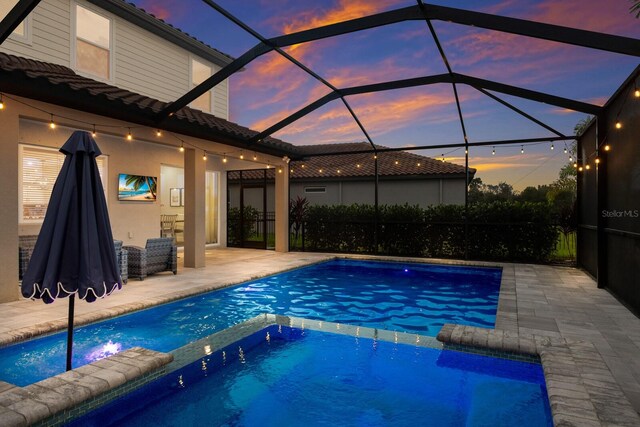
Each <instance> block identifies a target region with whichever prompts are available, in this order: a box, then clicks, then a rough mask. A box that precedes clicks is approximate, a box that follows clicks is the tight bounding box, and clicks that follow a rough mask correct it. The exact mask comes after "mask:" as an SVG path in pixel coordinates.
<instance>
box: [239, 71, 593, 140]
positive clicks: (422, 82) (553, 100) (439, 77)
mask: <svg viewBox="0 0 640 427" xmlns="http://www.w3.org/2000/svg"><path fill="white" fill-rule="evenodd" d="M454 82H456V83H464V84H468V85H470V86H473V87H481V88H485V89H489V90H493V91H496V92H501V93H506V94H507V95H513V96H517V97H520V98H525V99H530V100H532V101H537V102H542V103H546V104H551V105H556V106H558V107H563V108H568V109H570V110H574V111H579V112H584V113H587V114H597V113H598V112H599V111H600V110H601V108H600V107H598V106H596V105H592V104H587V103H584V102H580V101H574V100H572V99H567V98H562V97H559V96H555V95H549V94H546V93H542V92H536V91H533V90H529V89H523V88H519V87H515V86H510V85H506V84H503V83H498V82H493V81H490V80H483V79H478V78H475V77H471V76H466V75H463V74H456V73H452V74H451V75H450V74H436V75H434V76H425V77H417V78H412V79H405V80H394V81H391V82H384V83H375V84H370V85H363V86H355V87H351V88H346V89H340V90H339V92H331V93H329V94H327V95H325V96H323V97H322V98H320V99H318V100H317V101H314V102H312V103H311V104H309V105H307V106H306V107H303V108H302V109H300V110H298V111H296V112H295V113H293V114H291V115H290V116H288V117H286V118H284V119H282V120H281V121H279V122H278V123H276V124H274V125H272V126H270V127H269V128H267V129H265V130H263V131H262V132H260V133H259V134H258V135H256V136H254V137H253V138H251V140H249V142H255V141H258V140H261V139H264V138H266V137H267V136H269V135H271V134H273V133H275V132H277V131H279V130H280V129H282V128H284V127H285V126H288V125H290V124H291V123H293V122H295V121H296V120H298V119H300V118H302V117H304V116H306V115H307V114H309V113H311V112H313V111H315V110H317V109H318V108H320V107H322V106H323V105H325V104H327V103H328V102H331V101H333V100H335V99H337V98H339V97H341V96H349V95H359V94H363V93H372V92H381V91H387V90H394V89H403V88H409V87H415V86H426V85H431V84H436V83H454Z"/></svg>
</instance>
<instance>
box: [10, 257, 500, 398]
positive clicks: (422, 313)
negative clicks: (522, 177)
mask: <svg viewBox="0 0 640 427" xmlns="http://www.w3.org/2000/svg"><path fill="white" fill-rule="evenodd" d="M500 277H501V269H497V268H472V267H459V266H438V265H424V264H399V263H382V262H372V261H351V260H335V261H330V262H326V263H322V264H317V265H313V266H310V267H306V268H301V269H298V270H293V271H289V272H286V273H282V274H277V275H274V276H269V277H265V278H262V279H258V280H254V281H250V282H247V283H244V284H241V285H238V286H234V287H230V288H226V289H222V290H219V291H213V292H209V293H206V294H202V295H197V296H194V297H191V298H187V299H184V300H179V301H175V302H172V303H170V304H165V305H161V306H157V307H153V308H150V309H147V310H142V311H139V312H135V313H131V314H128V315H125V316H120V317H117V318H114V319H110V320H106V321H102V322H98V323H94V324H91V325H87V326H83V327H80V328H77V329H76V331H75V334H74V358H73V366H74V367H78V366H81V365H84V364H87V363H90V362H92V361H95V360H97V359H100V358H103V357H106V356H108V355H110V354H113V353H115V352H117V351H120V350H124V349H127V348H130V347H135V346H141V347H145V348H149V349H152V350H157V351H163V352H168V351H171V350H174V349H176V348H179V347H181V346H183V345H185V344H187V343H189V342H192V341H195V340H197V339H200V338H202V337H205V336H208V335H211V334H212V333H214V332H217V331H219V330H222V329H225V328H227V327H229V326H231V325H234V324H237V323H240V322H242V321H244V320H247V319H249V318H252V317H255V316H257V315H258V314H261V313H265V312H266V313H275V314H284V315H290V316H296V317H304V318H308V319H318V320H326V321H330V322H336V323H348V324H353V325H360V326H367V327H372V328H380V329H387V330H392V331H393V330H396V331H403V332H415V333H419V334H422V335H431V336H435V335H436V334H437V333H438V331H439V330H440V328H441V326H442V325H443V324H444V323H458V324H467V325H472V326H482V327H493V325H494V323H495V314H496V308H497V302H498V294H499V290H500ZM127 286H135V283H134V284H132V285H127ZM123 292H126V287H125V289H124V290H123ZM65 349H66V333H58V334H54V335H50V336H46V337H42V338H38V339H34V340H30V341H26V342H23V343H19V344H16V345H12V346H9V347H4V348H1V349H0V380H2V381H6V382H9V383H12V384H16V385H22V386H24V385H28V384H31V383H34V382H36V381H39V380H42V379H45V378H48V377H51V376H53V375H57V374H59V373H61V372H63V370H64V367H65V351H66V350H65Z"/></svg>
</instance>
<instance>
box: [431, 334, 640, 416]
mask: <svg viewBox="0 0 640 427" xmlns="http://www.w3.org/2000/svg"><path fill="white" fill-rule="evenodd" d="M437 339H438V340H439V341H441V342H442V343H444V348H445V349H447V350H461V351H469V350H471V351H478V350H479V351H480V352H482V353H484V354H488V355H498V354H505V353H506V354H507V355H509V354H513V355H525V356H538V357H540V362H541V363H542V368H543V370H544V377H545V381H546V384H547V394H548V396H549V404H550V406H551V413H552V415H553V423H554V425H555V426H566V427H570V426H575V427H591V426H594V427H600V426H603V427H604V426H611V427H612V426H640V415H638V413H637V412H636V411H635V410H634V408H633V406H632V405H631V403H630V402H629V400H628V399H627V398H626V396H625V394H624V393H623V391H622V389H621V388H620V387H619V386H618V383H617V381H616V379H615V378H614V377H613V375H612V374H611V372H610V371H609V369H608V368H607V365H606V363H605V362H604V360H603V359H602V357H601V356H600V354H599V353H598V351H597V349H596V348H595V346H594V345H593V344H592V343H590V342H589V341H584V340H572V339H565V338H556V337H548V336H542V335H535V334H518V333H517V332H510V331H504V330H501V329H485V328H478V327H474V326H463V325H454V324H446V325H444V326H443V327H442V329H441V330H440V332H439V333H438V336H437Z"/></svg>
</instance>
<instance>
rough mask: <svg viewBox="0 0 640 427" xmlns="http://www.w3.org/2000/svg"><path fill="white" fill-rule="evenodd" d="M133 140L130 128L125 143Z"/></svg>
mask: <svg viewBox="0 0 640 427" xmlns="http://www.w3.org/2000/svg"><path fill="white" fill-rule="evenodd" d="M132 139H133V135H131V128H129V133H128V134H127V141H131V140H132Z"/></svg>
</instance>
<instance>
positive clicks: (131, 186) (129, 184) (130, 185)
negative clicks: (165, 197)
mask: <svg viewBox="0 0 640 427" xmlns="http://www.w3.org/2000/svg"><path fill="white" fill-rule="evenodd" d="M157 194H158V177H156V176H144V175H130V174H125V173H121V174H120V176H118V200H121V201H127V202H155V201H156V197H157Z"/></svg>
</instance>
